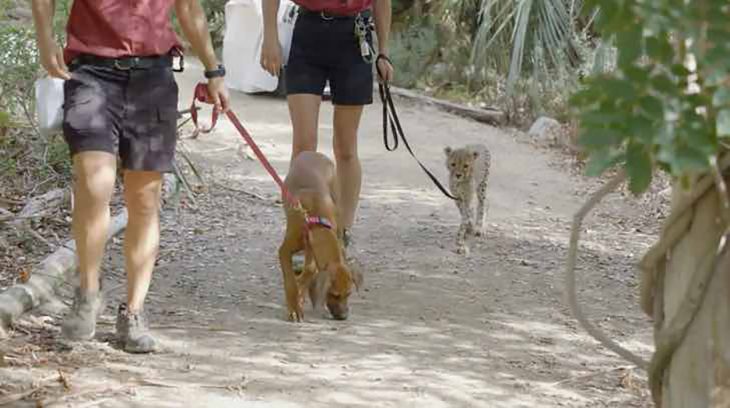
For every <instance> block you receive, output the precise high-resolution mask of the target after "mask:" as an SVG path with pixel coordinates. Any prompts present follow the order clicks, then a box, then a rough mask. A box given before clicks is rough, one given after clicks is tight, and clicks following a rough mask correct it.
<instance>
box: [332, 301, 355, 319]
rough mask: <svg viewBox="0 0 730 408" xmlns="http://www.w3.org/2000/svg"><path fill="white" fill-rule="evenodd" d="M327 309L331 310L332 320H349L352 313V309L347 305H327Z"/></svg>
mask: <svg viewBox="0 0 730 408" xmlns="http://www.w3.org/2000/svg"><path fill="white" fill-rule="evenodd" d="M327 309H329V311H330V314H331V315H332V318H333V319H335V320H347V317H348V315H349V312H350V308H349V307H348V306H347V305H342V304H338V303H331V304H327Z"/></svg>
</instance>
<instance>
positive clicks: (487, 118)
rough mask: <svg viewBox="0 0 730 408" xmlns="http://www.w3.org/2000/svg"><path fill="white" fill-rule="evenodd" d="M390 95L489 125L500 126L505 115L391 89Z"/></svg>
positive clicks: (500, 112)
mask: <svg viewBox="0 0 730 408" xmlns="http://www.w3.org/2000/svg"><path fill="white" fill-rule="evenodd" d="M390 93H391V94H393V95H397V96H400V97H402V98H406V99H411V100H414V101H416V102H420V103H425V104H427V105H433V106H435V107H437V108H439V109H441V110H444V111H446V112H449V113H453V114H455V115H459V116H462V117H467V118H470V119H474V120H476V121H477V122H481V123H487V124H489V125H494V126H500V125H502V124H504V120H505V114H504V112H502V111H500V110H498V109H495V108H486V109H478V108H472V107H469V106H464V105H460V104H458V103H454V102H449V101H444V100H441V99H436V98H432V97H430V96H427V95H422V94H419V93H417V92H414V91H411V90H408V89H403V88H397V87H393V86H392V87H391V88H390Z"/></svg>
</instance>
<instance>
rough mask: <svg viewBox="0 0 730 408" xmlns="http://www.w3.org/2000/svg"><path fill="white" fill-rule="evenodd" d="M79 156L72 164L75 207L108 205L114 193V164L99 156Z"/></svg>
mask: <svg viewBox="0 0 730 408" xmlns="http://www.w3.org/2000/svg"><path fill="white" fill-rule="evenodd" d="M94 153H96V152H94ZM79 156H80V157H77V158H76V160H75V163H74V167H75V176H76V180H75V183H74V190H75V193H76V194H75V195H76V196H75V197H74V199H75V201H76V203H75V205H77V206H79V207H90V206H91V207H94V206H102V205H109V202H110V201H111V198H112V194H113V193H114V182H115V181H116V163H115V162H114V161H113V160H106V158H104V157H101V156H100V157H96V156H92V155H79ZM110 156H111V155H110ZM112 157H113V156H112Z"/></svg>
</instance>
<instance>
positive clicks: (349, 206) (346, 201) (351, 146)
mask: <svg viewBox="0 0 730 408" xmlns="http://www.w3.org/2000/svg"><path fill="white" fill-rule="evenodd" d="M362 111H363V107H362V106H342V105H339V106H335V118H334V128H335V135H334V153H335V160H336V162H337V180H338V182H339V184H340V188H339V199H340V200H339V202H338V206H339V213H340V217H341V218H340V219H341V223H342V228H345V229H348V228H350V227H352V225H353V224H354V222H355V213H356V211H357V206H358V203H359V201H360V186H361V184H362V169H361V167H360V159H359V158H358V156H357V130H358V127H359V126H360V118H361V117H362Z"/></svg>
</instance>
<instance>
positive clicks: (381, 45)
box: [373, 0, 393, 82]
mask: <svg viewBox="0 0 730 408" xmlns="http://www.w3.org/2000/svg"><path fill="white" fill-rule="evenodd" d="M392 14H393V13H392V1H391V0H373V15H374V19H375V34H376V35H377V36H378V56H379V58H377V59H376V65H377V67H376V68H377V70H378V76H379V77H380V79H381V80H383V81H385V82H389V81H391V80H393V65H391V63H390V60H389V55H388V40H389V37H390V26H391V20H392ZM380 56H383V57H380Z"/></svg>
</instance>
